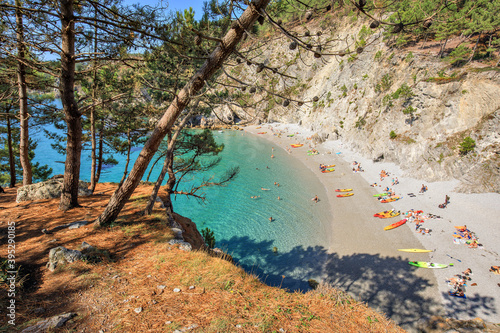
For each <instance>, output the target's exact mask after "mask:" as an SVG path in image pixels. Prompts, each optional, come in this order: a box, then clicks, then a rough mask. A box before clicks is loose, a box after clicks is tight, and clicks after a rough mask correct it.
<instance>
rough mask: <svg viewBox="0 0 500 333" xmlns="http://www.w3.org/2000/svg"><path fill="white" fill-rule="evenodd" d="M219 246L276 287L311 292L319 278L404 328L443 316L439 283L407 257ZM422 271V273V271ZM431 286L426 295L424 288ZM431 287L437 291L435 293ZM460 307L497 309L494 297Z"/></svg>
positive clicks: (233, 242)
mask: <svg viewBox="0 0 500 333" xmlns="http://www.w3.org/2000/svg"><path fill="white" fill-rule="evenodd" d="M219 244H222V246H221V247H223V248H225V249H226V250H227V251H228V253H229V254H231V255H232V256H233V257H234V258H235V260H237V261H238V260H239V258H250V259H243V260H239V261H238V264H239V265H240V266H241V267H243V268H244V269H245V270H246V271H247V272H249V273H251V274H254V275H256V276H258V277H259V278H260V279H261V281H263V282H264V283H266V284H268V285H271V286H278V287H279V286H281V287H282V288H286V289H288V290H290V291H307V290H309V289H310V287H309V284H308V280H309V279H317V280H318V281H323V282H327V283H329V284H330V285H332V286H333V287H335V288H337V289H340V290H343V291H346V292H348V293H349V294H350V295H352V296H354V298H355V299H356V300H358V301H362V302H365V303H367V304H368V305H369V306H370V307H372V308H374V309H376V310H377V311H379V312H380V313H385V314H386V315H387V316H388V317H389V318H391V319H393V320H394V321H395V322H396V323H398V324H399V325H400V326H402V327H403V328H405V329H407V330H410V331H413V330H414V328H415V325H416V323H417V321H418V320H419V319H420V318H425V317H429V316H431V315H442V314H443V312H442V310H443V309H442V304H441V302H440V301H438V300H439V297H438V291H437V288H436V286H435V285H434V283H433V282H432V281H430V280H429V279H427V278H425V277H422V276H419V275H417V274H415V272H416V270H417V269H419V268H416V267H413V266H410V265H408V263H407V260H405V259H403V258H402V257H384V256H381V255H378V254H376V255H373V254H366V253H354V254H352V255H346V256H342V257H340V256H339V255H338V254H336V253H328V252H327V249H325V248H324V247H321V246H315V247H302V246H296V247H294V248H292V250H290V251H288V252H282V251H280V250H279V249H278V252H277V253H274V252H273V245H272V241H260V242H256V241H254V240H252V239H250V238H249V237H247V236H245V237H232V238H231V239H226V240H221V241H220V242H219ZM420 275H421V274H420ZM426 289H427V296H426V295H425V293H424V292H423V291H424V290H426ZM429 291H430V292H431V293H432V292H434V293H435V297H430V296H428V295H429ZM466 301H467V303H464V304H463V305H460V304H459V303H462V302H459V303H457V309H456V310H457V311H465V312H466V313H467V314H468V315H470V316H472V317H474V314H475V313H480V312H482V313H485V312H489V313H495V312H496V309H494V306H493V299H492V298H472V299H470V298H469V299H467V300H466Z"/></svg>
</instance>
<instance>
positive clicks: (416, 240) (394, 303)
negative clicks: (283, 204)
mask: <svg viewBox="0 0 500 333" xmlns="http://www.w3.org/2000/svg"><path fill="white" fill-rule="evenodd" d="M244 131H245V132H248V133H251V134H254V135H259V136H261V137H262V138H265V139H267V140H269V141H271V142H273V143H274V144H275V145H276V146H277V147H280V148H282V149H285V150H289V151H290V152H291V155H292V156H293V157H294V158H297V159H298V160H300V161H301V162H302V163H303V164H304V165H305V166H306V167H307V168H309V169H310V170H311V171H312V172H314V174H315V175H317V177H318V179H319V181H320V182H321V184H322V185H323V186H324V188H325V190H326V192H327V198H320V199H321V201H320V202H319V203H318V204H322V205H329V207H328V209H330V211H331V213H332V218H331V226H330V229H331V230H333V232H332V235H330V236H331V237H329V238H330V239H331V244H330V246H329V248H328V255H327V256H326V257H321V258H318V260H320V261H321V263H322V264H321V265H318V266H320V267H321V271H320V272H317V273H318V274H317V275H318V276H321V281H323V282H327V283H329V284H331V285H332V286H334V287H336V288H339V289H342V290H344V291H346V292H348V293H349V294H351V295H352V296H354V298H355V299H357V300H358V301H362V302H366V303H367V304H368V305H370V306H371V307H373V308H375V309H376V310H378V311H379V312H381V313H385V314H386V315H387V316H388V317H390V318H391V319H393V320H394V321H395V322H396V323H398V324H399V325H400V326H402V327H403V328H405V329H407V330H410V331H412V330H414V329H415V327H416V324H417V322H418V321H419V319H421V318H426V317H430V316H432V315H443V316H446V317H452V318H455V319H462V320H466V319H473V318H476V317H480V318H482V319H483V320H485V321H489V322H494V323H498V322H500V296H496V295H497V294H500V293H498V292H494V291H498V290H500V289H497V288H499V286H500V285H497V283H500V275H495V274H493V273H491V272H489V271H488V270H489V268H490V266H492V265H500V255H499V253H500V246H499V245H498V244H499V242H498V241H497V240H498V239H499V238H500V230H495V229H494V228H493V226H494V225H495V224H494V223H495V221H494V218H495V216H496V215H498V213H500V211H499V209H498V208H496V207H497V206H498V203H500V195H499V194H497V193H485V194H463V193H456V192H454V191H453V189H454V188H455V186H456V185H457V182H456V181H446V182H433V183H428V182H424V184H425V185H427V186H428V188H429V190H428V191H427V192H426V193H424V194H418V192H419V189H420V187H421V185H422V181H421V180H417V179H414V178H411V177H408V176H407V175H405V174H404V173H403V172H402V170H401V169H400V168H399V167H398V166H397V165H395V164H393V163H387V162H382V163H375V162H373V161H371V160H368V159H365V158H363V157H362V156H360V155H359V154H357V153H355V152H353V151H351V150H349V149H347V148H346V146H345V145H343V144H342V143H341V142H340V141H332V140H330V141H325V142H323V143H321V144H318V145H314V144H313V143H312V141H311V140H307V138H308V137H311V136H312V134H314V133H313V132H311V131H308V130H306V129H304V128H302V127H300V126H298V125H295V124H279V123H273V124H263V125H261V126H257V125H251V126H247V127H244ZM262 132H266V133H265V134H258V133H262ZM278 133H281V135H280V136H278ZM289 134H294V136H293V137H287V135H289ZM299 142H300V143H303V144H304V146H303V147H300V148H290V144H293V143H299ZM309 145H311V146H312V147H314V148H316V149H317V150H318V151H319V154H318V155H313V156H309V155H307V150H308V149H310V148H309ZM337 153H339V154H337ZM353 161H357V162H360V163H361V166H362V168H363V169H364V172H357V173H354V172H352V163H353ZM320 163H323V164H327V165H328V164H336V167H335V171H334V172H331V173H326V174H322V173H321V172H320V171H319V167H318V166H319V164H320ZM382 169H383V170H386V171H388V172H389V174H390V176H389V177H386V178H385V179H384V180H383V181H380V177H379V173H380V171H381V170H382ZM393 177H397V178H398V179H399V184H398V185H395V186H391V180H392V178H393ZM375 182H377V184H379V185H381V187H371V186H370V184H372V183H375ZM385 186H389V187H392V188H393V189H394V190H395V192H396V194H398V195H401V196H402V199H401V200H398V201H396V202H393V203H386V204H382V203H380V202H378V200H376V199H375V198H373V194H376V193H380V192H381V191H382V188H385ZM335 188H353V190H354V191H353V193H354V196H352V197H348V198H337V197H336V194H338V193H337V192H335ZM408 193H414V194H415V196H414V197H410V196H408V195H407V194H408ZM445 195H449V196H450V197H451V200H450V204H449V205H448V207H447V208H445V209H439V208H438V204H440V203H442V202H444V200H445ZM391 208H394V209H396V210H400V211H402V212H404V211H407V210H409V209H415V210H423V211H424V214H434V215H438V216H440V217H441V218H440V219H429V220H425V222H424V223H423V225H422V227H424V228H429V229H431V232H430V235H423V234H419V233H416V232H415V225H414V224H413V223H407V224H405V225H403V226H401V227H399V228H396V229H393V230H390V231H384V230H383V228H384V227H385V226H386V225H388V224H391V223H394V222H397V221H399V220H400V218H399V217H395V218H391V219H383V220H381V219H377V218H374V217H373V214H374V213H376V212H380V211H384V210H388V209H391ZM460 225H467V227H468V228H469V229H470V230H471V231H473V232H475V234H476V235H477V237H478V240H479V243H481V244H483V247H482V248H474V249H472V248H468V247H467V246H466V245H465V244H454V243H453V232H454V231H455V228H454V226H460ZM400 248H423V249H429V250H434V251H433V252H431V253H428V254H427V253H405V252H400V251H397V249H400ZM417 260H418V261H432V262H437V263H443V264H451V263H453V264H454V265H453V266H449V267H448V268H446V269H423V268H414V267H412V266H410V265H408V261H417ZM467 268H471V270H472V272H473V274H472V275H471V280H470V281H469V282H467V287H466V295H467V299H463V298H457V297H452V296H449V295H448V290H449V287H448V285H447V282H446V280H447V279H449V278H452V277H453V276H454V275H455V274H460V273H461V272H463V271H465V270H466V269H467ZM472 283H476V284H477V285H476V286H469V285H470V284H472Z"/></svg>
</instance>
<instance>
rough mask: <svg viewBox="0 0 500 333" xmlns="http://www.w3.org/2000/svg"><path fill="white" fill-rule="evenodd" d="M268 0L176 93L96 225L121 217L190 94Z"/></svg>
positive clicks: (256, 4)
mask: <svg viewBox="0 0 500 333" xmlns="http://www.w3.org/2000/svg"><path fill="white" fill-rule="evenodd" d="M269 1H270V0H255V1H252V2H251V3H250V5H249V6H248V7H247V9H246V10H245V11H244V12H243V14H242V15H241V17H240V18H239V19H238V23H239V24H235V25H233V26H232V28H231V29H230V30H229V31H228V32H227V34H226V35H225V36H224V38H223V39H222V40H221V42H220V43H219V45H218V46H217V48H216V49H215V50H214V51H213V52H212V54H211V55H210V57H209V58H208V59H207V61H205V63H204V64H203V66H202V67H201V68H200V69H199V70H198V71H197V72H196V73H195V74H194V75H193V77H192V78H191V79H190V80H189V82H188V83H187V84H186V85H185V86H184V88H182V89H181V91H180V92H179V93H178V94H177V96H176V97H175V98H174V101H173V102H172V104H170V106H169V107H168V109H167V110H166V111H165V113H164V114H163V116H162V118H161V119H160V120H159V121H158V124H157V125H156V127H155V129H154V131H153V133H152V134H151V137H150V138H149V140H148V141H147V142H146V144H145V145H144V148H142V151H141V153H140V154H139V157H138V158H137V160H136V162H135V164H134V167H133V168H132V170H131V171H130V175H129V177H128V178H127V179H126V180H125V182H124V183H123V185H122V186H121V187H120V189H118V190H117V191H116V192H115V193H113V196H112V197H111V199H110V200H109V203H108V205H107V206H106V209H105V210H104V212H103V213H102V214H101V215H100V216H99V217H98V218H97V220H96V222H95V224H96V225H97V226H105V225H108V224H110V223H111V222H113V221H114V220H115V219H116V218H117V217H118V214H119V213H120V211H121V210H122V208H123V206H124V205H125V202H126V201H127V200H128V199H129V198H130V196H131V195H132V193H133V192H134V190H135V188H136V187H137V185H138V184H139V182H140V180H141V178H142V175H143V174H144V172H145V171H146V168H147V167H148V164H149V162H150V161H151V159H152V158H153V156H154V154H155V153H156V151H157V150H158V146H159V145H160V142H161V140H163V138H164V137H165V135H166V134H167V132H168V131H169V130H170V129H171V128H172V126H173V124H174V122H175V120H176V119H177V117H178V116H179V115H180V113H181V112H182V110H183V109H184V108H185V107H186V105H188V103H189V101H190V100H191V97H192V96H194V95H195V94H196V93H197V92H198V91H200V90H201V88H202V87H203V85H204V84H205V81H206V80H208V79H209V78H211V77H212V75H213V74H214V73H215V72H216V71H217V70H218V69H219V68H220V67H221V66H222V64H223V63H224V61H225V60H226V59H227V58H228V57H229V55H231V53H232V52H233V51H234V49H235V47H236V46H237V45H238V43H239V42H240V41H241V39H242V37H243V33H244V32H245V30H251V27H252V26H253V24H254V23H255V21H256V20H257V18H258V17H259V16H260V11H261V9H264V8H266V6H267V5H268V4H269Z"/></svg>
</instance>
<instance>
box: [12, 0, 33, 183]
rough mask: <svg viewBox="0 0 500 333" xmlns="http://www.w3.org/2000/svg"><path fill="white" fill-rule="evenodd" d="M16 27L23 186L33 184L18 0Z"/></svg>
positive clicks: (23, 48)
mask: <svg viewBox="0 0 500 333" xmlns="http://www.w3.org/2000/svg"><path fill="white" fill-rule="evenodd" d="M16 6H17V8H16V26H17V33H16V38H17V56H18V58H19V59H18V61H17V64H18V65H17V84H18V86H19V123H20V125H19V126H20V129H21V133H20V142H19V157H20V159H21V166H22V168H23V185H29V184H31V183H32V182H33V175H32V171H31V164H30V159H29V125H28V119H29V115H28V93H27V89H26V66H25V65H24V63H23V61H24V60H25V46H24V27H23V14H22V13H21V9H20V7H21V1H20V0H16Z"/></svg>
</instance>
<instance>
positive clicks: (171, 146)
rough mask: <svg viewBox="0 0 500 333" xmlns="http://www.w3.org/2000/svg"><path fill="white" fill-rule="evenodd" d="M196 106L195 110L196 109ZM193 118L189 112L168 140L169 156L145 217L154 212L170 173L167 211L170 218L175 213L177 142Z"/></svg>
mask: <svg viewBox="0 0 500 333" xmlns="http://www.w3.org/2000/svg"><path fill="white" fill-rule="evenodd" d="M196 106H198V103H196ZM196 106H195V107H194V108H193V109H195V108H196ZM190 117H191V111H189V112H188V114H187V115H186V117H184V119H183V120H182V122H181V123H180V124H179V127H178V128H177V130H176V131H175V133H174V135H173V136H171V135H169V138H168V147H167V156H166V157H165V161H164V162H163V168H162V169H161V172H160V175H159V176H158V179H157V180H156V184H155V186H154V188H153V191H152V192H151V196H150V197H149V201H148V204H147V205H146V209H144V214H145V215H151V213H152V212H153V206H154V204H155V201H156V197H157V195H158V191H159V190H160V186H161V183H163V179H164V178H165V174H166V173H167V172H168V181H167V186H166V190H167V205H166V208H167V211H169V216H171V215H172V213H173V212H174V210H173V206H172V200H171V195H172V190H173V189H174V185H175V173H174V169H173V167H174V148H175V142H176V141H177V138H178V137H179V134H180V133H181V131H182V129H183V128H184V126H185V125H186V123H187V121H188V119H189V118H190Z"/></svg>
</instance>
